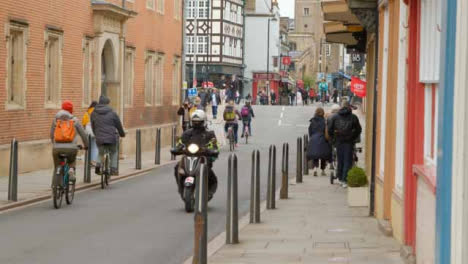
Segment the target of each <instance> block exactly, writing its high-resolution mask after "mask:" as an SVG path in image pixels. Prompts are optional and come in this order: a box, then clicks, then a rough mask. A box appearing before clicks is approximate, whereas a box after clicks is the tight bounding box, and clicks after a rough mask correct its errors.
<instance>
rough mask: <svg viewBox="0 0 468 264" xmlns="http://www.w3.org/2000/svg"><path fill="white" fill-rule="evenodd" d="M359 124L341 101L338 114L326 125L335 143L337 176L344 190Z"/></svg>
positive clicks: (348, 107) (359, 133) (347, 103)
mask: <svg viewBox="0 0 468 264" xmlns="http://www.w3.org/2000/svg"><path fill="white" fill-rule="evenodd" d="M361 132H362V128H361V124H360V123H359V119H358V117H357V116H356V115H354V114H353V113H352V111H351V106H350V104H349V102H348V101H343V103H342V105H341V109H340V110H339V111H338V114H336V115H334V116H333V117H332V118H331V121H330V123H329V124H328V133H329V135H330V137H333V138H334V139H335V141H336V151H337V156H338V169H337V176H338V179H339V180H340V182H341V183H342V186H343V187H344V188H346V187H348V184H347V177H348V171H349V170H350V169H351V166H352V165H353V150H354V144H355V142H356V141H357V140H358V139H359V138H360V136H361Z"/></svg>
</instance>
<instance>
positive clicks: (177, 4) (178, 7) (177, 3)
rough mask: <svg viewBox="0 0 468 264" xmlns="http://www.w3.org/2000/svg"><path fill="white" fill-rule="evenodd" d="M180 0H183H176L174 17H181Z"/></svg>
mask: <svg viewBox="0 0 468 264" xmlns="http://www.w3.org/2000/svg"><path fill="white" fill-rule="evenodd" d="M180 1H181V0H174V18H175V19H180V12H181V7H180Z"/></svg>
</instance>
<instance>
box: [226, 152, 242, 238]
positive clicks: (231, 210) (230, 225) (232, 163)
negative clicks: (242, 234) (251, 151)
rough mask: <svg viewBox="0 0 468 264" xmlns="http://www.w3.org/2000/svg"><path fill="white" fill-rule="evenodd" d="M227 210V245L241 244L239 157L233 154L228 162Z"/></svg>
mask: <svg viewBox="0 0 468 264" xmlns="http://www.w3.org/2000/svg"><path fill="white" fill-rule="evenodd" d="M227 192H228V193H227V195H228V196H227V209H226V244H238V243H239V208H238V198H237V156H236V154H231V155H230V156H229V161H228V189H227Z"/></svg>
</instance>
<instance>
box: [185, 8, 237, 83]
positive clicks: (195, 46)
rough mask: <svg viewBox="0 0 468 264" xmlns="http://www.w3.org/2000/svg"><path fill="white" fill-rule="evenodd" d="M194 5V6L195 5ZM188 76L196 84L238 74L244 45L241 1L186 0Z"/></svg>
mask: <svg viewBox="0 0 468 264" xmlns="http://www.w3.org/2000/svg"><path fill="white" fill-rule="evenodd" d="M196 5H197V6H196ZM186 16H187V19H186V27H185V29H186V36H187V38H186V45H187V47H186V51H187V54H186V62H187V76H188V79H189V80H191V81H190V82H189V83H190V84H192V83H193V79H192V78H193V77H192V76H193V68H194V64H196V66H195V67H196V72H197V75H196V78H197V81H198V84H201V82H203V81H205V80H209V81H213V82H215V83H217V81H219V80H221V79H224V78H225V77H232V76H241V75H242V64H243V46H244V17H243V1H242V0H206V1H205V0H197V1H194V0H188V1H187V10H186ZM195 62H196V63H195Z"/></svg>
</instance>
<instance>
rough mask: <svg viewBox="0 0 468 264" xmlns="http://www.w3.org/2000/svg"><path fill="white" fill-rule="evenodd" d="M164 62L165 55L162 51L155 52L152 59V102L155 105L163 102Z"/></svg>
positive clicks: (160, 104)
mask: <svg viewBox="0 0 468 264" xmlns="http://www.w3.org/2000/svg"><path fill="white" fill-rule="evenodd" d="M164 63H165V56H164V54H163V53H158V54H156V60H155V61H154V76H155V78H154V80H153V83H154V87H153V89H154V91H153V97H154V98H153V104H154V105H155V106H162V105H163V104H164Z"/></svg>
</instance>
